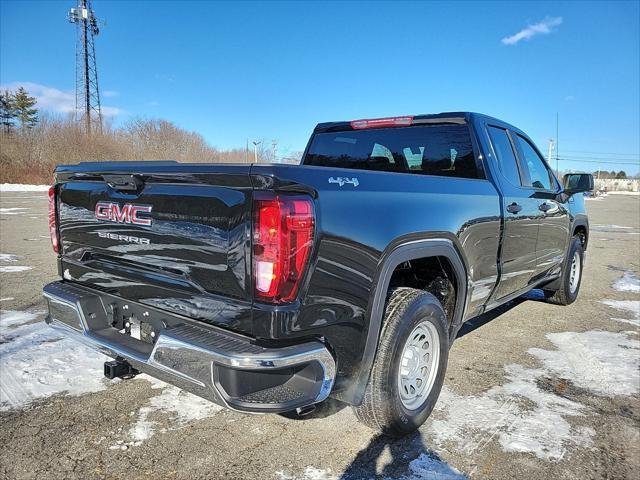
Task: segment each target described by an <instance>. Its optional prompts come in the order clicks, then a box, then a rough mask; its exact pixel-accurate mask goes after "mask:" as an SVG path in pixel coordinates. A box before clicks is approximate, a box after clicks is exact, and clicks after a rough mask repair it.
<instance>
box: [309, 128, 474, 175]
mask: <svg viewBox="0 0 640 480" xmlns="http://www.w3.org/2000/svg"><path fill="white" fill-rule="evenodd" d="M303 163H304V165H315V166H322V167H337V168H349V169H358V170H375V171H382V172H399V173H415V174H421V175H438V176H445V177H459V178H484V173H483V171H482V169H481V168H479V167H478V165H477V163H476V159H475V155H474V153H473V146H472V143H471V134H470V132H469V126H468V125H458V124H430V125H413V126H409V127H392V128H371V129H365V130H348V131H339V132H318V133H315V134H314V136H313V139H312V140H311V144H310V145H309V149H308V151H307V154H306V156H305V158H304V161H303Z"/></svg>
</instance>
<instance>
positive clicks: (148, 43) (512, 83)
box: [0, 0, 640, 173]
mask: <svg viewBox="0 0 640 480" xmlns="http://www.w3.org/2000/svg"><path fill="white" fill-rule="evenodd" d="M74 4H75V2H74V1H73V0H71V1H46V2H35V1H33V2H32V1H6V0H1V1H0V8H1V10H0V18H1V20H0V84H1V85H2V86H14V85H16V84H18V83H20V84H27V85H28V86H30V87H31V90H33V91H34V93H37V94H38V96H39V98H40V103H41V106H43V107H44V108H47V109H51V110H54V111H64V110H68V109H69V108H72V107H73V96H72V94H71V93H72V92H73V88H74V65H75V64H74V55H75V54H74V45H75V40H74V36H75V30H74V28H73V26H72V25H71V24H69V23H67V21H66V18H65V17H66V12H67V10H68V9H69V8H71V7H72V6H74ZM639 5H640V2H634V1H629V2H606V3H597V2H583V3H578V2H571V3H562V2H530V3H528V2H513V3H508V2H495V3H482V2H469V3H465V2H451V3H432V2H417V3H401V2H394V3H364V2H355V3H345V2H336V3H328V2H320V3H306V2H285V3H267V2H264V3H263V2H250V3H239V2H234V3H222V2H205V1H198V2H186V1H182V2H178V1H175V2H172V1H159V2H151V1H149V2H145V1H135V2H132V1H128V2H124V1H107V0H94V4H93V6H94V10H95V13H96V15H97V16H98V18H99V19H101V20H103V21H106V25H105V26H103V27H102V29H101V33H100V35H99V36H98V38H97V42H96V48H97V59H98V71H99V75H100V87H101V91H102V93H103V98H102V103H103V105H104V106H105V107H107V108H105V112H106V113H107V114H110V115H112V118H113V121H114V122H115V123H116V124H118V123H120V122H123V121H126V119H127V118H128V117H129V116H132V115H142V116H148V117H161V118H165V119H168V120H171V121H173V122H175V123H177V124H178V125H180V126H181V127H183V128H187V129H190V130H195V131H198V132H200V133H201V134H202V135H203V136H204V137H205V138H206V139H207V140H208V141H209V142H210V143H211V144H212V145H214V146H217V147H219V148H229V147H241V146H244V144H245V140H246V138H247V137H248V138H250V139H253V138H264V139H266V140H268V141H270V140H271V139H273V138H275V139H278V144H279V149H280V151H281V152H284V151H285V150H287V149H289V150H301V149H303V148H304V146H305V143H306V141H307V138H308V136H309V133H310V132H311V130H312V128H313V127H314V125H315V124H316V123H318V122H321V121H331V120H349V119H355V118H367V117H380V116H389V115H402V114H412V113H415V114H417V113H433V112H440V111H453V110H472V111H479V112H483V113H487V114H490V115H494V116H497V117H499V118H502V119H504V120H506V121H509V122H511V123H514V124H515V125H517V126H518V127H520V128H522V129H523V130H525V131H526V132H527V133H529V134H530V135H531V136H532V137H533V139H534V140H535V141H536V143H538V146H539V147H540V149H541V150H542V151H543V152H546V149H547V140H548V139H549V138H555V135H556V112H558V113H559V118H560V125H559V127H560V128H559V130H560V135H559V153H560V156H561V157H571V158H576V159H582V160H590V161H591V160H594V159H595V160H603V161H607V162H608V161H614V162H617V163H611V164H609V163H602V164H601V167H602V168H603V169H607V170H614V169H615V170H619V169H624V170H626V171H627V173H636V172H637V171H638V170H639V169H640V163H639V162H640V139H639V132H640V78H639V77H640V33H639V32H640V26H639V22H640V20H639V19H640V7H639ZM601 152H602V153H605V154H606V155H603V154H601ZM560 167H561V169H581V168H582V169H587V170H595V169H596V168H597V167H598V165H597V164H593V163H587V162H582V161H576V162H572V163H568V162H566V161H565V162H561V164H560Z"/></svg>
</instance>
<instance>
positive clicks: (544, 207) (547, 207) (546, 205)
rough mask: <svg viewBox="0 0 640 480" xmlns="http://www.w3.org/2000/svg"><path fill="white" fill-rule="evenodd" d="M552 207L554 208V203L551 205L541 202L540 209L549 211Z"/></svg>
mask: <svg viewBox="0 0 640 480" xmlns="http://www.w3.org/2000/svg"><path fill="white" fill-rule="evenodd" d="M552 208H553V205H550V204H548V203H547V202H544V203H541V204H540V206H539V207H538V209H540V210H542V211H543V212H548V211H549V210H551V209H552Z"/></svg>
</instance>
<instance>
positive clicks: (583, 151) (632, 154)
mask: <svg viewBox="0 0 640 480" xmlns="http://www.w3.org/2000/svg"><path fill="white" fill-rule="evenodd" d="M565 152H570V153H589V154H592V155H620V156H632V157H634V156H635V157H637V156H638V154H637V153H617V152H590V151H587V150H565Z"/></svg>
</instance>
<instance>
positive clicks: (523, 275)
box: [487, 125, 543, 300]
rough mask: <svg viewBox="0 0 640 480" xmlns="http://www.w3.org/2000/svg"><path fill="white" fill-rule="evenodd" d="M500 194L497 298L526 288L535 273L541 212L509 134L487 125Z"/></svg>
mask: <svg viewBox="0 0 640 480" xmlns="http://www.w3.org/2000/svg"><path fill="white" fill-rule="evenodd" d="M487 132H488V134H489V138H490V140H491V144H492V148H493V151H494V154H495V159H496V163H497V165H498V170H499V174H500V186H501V189H502V193H503V209H504V216H505V218H504V232H503V240H502V250H501V258H500V267H501V276H500V282H499V283H498V286H497V288H496V291H495V292H494V294H493V299H494V300H499V299H501V298H503V297H505V296H507V295H509V294H511V293H513V292H516V291H518V290H520V289H522V288H524V287H526V286H527V285H528V284H529V282H530V281H531V279H532V278H533V276H534V274H535V272H536V264H537V257H536V242H537V239H538V228H539V223H540V220H541V218H542V215H543V214H542V212H541V211H540V210H539V209H538V205H539V201H538V200H537V199H535V198H532V196H533V194H534V193H535V190H534V189H533V188H531V187H529V186H526V177H525V175H524V172H522V171H521V170H522V169H521V168H520V165H519V164H518V161H517V157H516V147H515V145H514V142H513V140H512V135H511V134H510V133H509V131H508V130H507V129H505V128H502V127H500V126H492V125H489V126H487Z"/></svg>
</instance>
